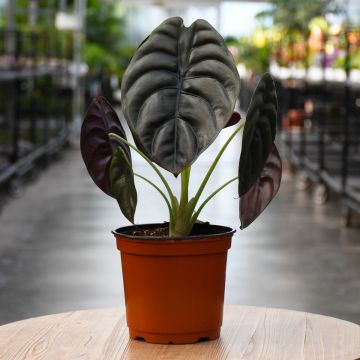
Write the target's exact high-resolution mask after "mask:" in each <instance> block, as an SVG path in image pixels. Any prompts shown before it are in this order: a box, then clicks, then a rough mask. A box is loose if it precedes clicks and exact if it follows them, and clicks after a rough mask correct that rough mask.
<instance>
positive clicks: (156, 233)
mask: <svg viewBox="0 0 360 360" xmlns="http://www.w3.org/2000/svg"><path fill="white" fill-rule="evenodd" d="M230 230H231V229H229V228H227V227H223V226H218V225H212V224H209V223H208V222H202V223H200V222H199V223H196V224H195V225H194V228H193V230H192V231H191V233H190V235H189V236H201V235H215V234H221V233H226V232H229V231H230ZM119 231H120V233H122V234H126V235H130V236H138V237H149V238H150V237H154V238H161V237H164V238H165V237H166V238H167V237H168V236H169V224H168V223H164V224H147V225H146V224H145V225H135V226H129V227H126V228H122V229H119Z"/></svg>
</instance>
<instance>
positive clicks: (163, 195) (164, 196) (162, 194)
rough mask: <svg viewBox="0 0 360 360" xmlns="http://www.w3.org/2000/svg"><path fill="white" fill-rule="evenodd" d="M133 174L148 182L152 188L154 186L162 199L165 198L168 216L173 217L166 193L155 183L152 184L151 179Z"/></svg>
mask: <svg viewBox="0 0 360 360" xmlns="http://www.w3.org/2000/svg"><path fill="white" fill-rule="evenodd" d="M134 175H135V176H137V177H138V178H140V179H142V180H144V181H146V182H147V183H148V184H150V185H151V186H152V187H153V188H155V189H156V190H157V191H158V192H159V193H160V195H161V196H162V197H163V199H164V200H165V202H166V205H167V207H168V209H169V213H170V218H173V217H174V214H173V212H172V209H171V205H170V202H169V200H168V198H167V197H166V195H165V194H164V193H163V191H162V190H161V189H160V188H159V187H158V186H157V185H156V184H154V183H153V182H152V181H150V180H149V179H147V178H146V177H144V176H142V175H140V174H137V173H134Z"/></svg>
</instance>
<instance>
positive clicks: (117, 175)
mask: <svg viewBox="0 0 360 360" xmlns="http://www.w3.org/2000/svg"><path fill="white" fill-rule="evenodd" d="M110 186H111V193H112V194H113V196H114V198H115V199H116V200H117V202H118V204H119V206H120V210H121V211H122V213H123V214H124V216H125V217H126V218H127V219H128V220H129V221H131V222H132V223H134V215H135V210H136V204H137V193H136V188H135V182H134V173H133V170H132V167H131V164H130V163H129V160H128V157H127V156H126V154H125V152H124V150H123V149H122V148H121V147H119V148H118V149H117V150H116V152H115V154H114V156H113V157H112V160H111V164H110Z"/></svg>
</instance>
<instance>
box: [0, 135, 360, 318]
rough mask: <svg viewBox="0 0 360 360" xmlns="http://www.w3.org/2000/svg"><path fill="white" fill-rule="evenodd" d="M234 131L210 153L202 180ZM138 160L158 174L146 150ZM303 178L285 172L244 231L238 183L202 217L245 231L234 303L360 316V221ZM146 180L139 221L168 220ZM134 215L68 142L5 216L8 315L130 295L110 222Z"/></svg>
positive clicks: (4, 302)
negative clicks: (350, 222) (344, 219)
mask: <svg viewBox="0 0 360 360" xmlns="http://www.w3.org/2000/svg"><path fill="white" fill-rule="evenodd" d="M231 131H232V130H231V129H228V130H225V131H224V132H223V134H222V136H220V139H219V141H218V142H217V143H216V144H215V145H214V146H212V147H211V148H210V149H209V150H207V151H206V152H205V154H204V155H202V156H201V158H200V159H199V161H198V162H197V164H198V166H197V168H196V169H194V170H193V173H192V184H193V186H195V185H196V184H199V182H200V180H201V179H202V176H203V174H204V172H205V171H206V166H207V164H208V163H209V161H210V159H211V158H213V157H214V154H215V153H216V150H217V149H219V146H220V145H219V143H221V142H224V139H225V138H227V137H228V136H229V134H230V132H231ZM238 143H239V142H238ZM238 156H239V145H238V144H233V146H232V147H231V148H230V149H228V150H227V152H226V153H225V156H224V159H223V161H222V162H221V165H220V166H219V169H218V171H217V173H216V174H214V176H213V178H212V181H211V184H210V186H209V188H208V192H210V191H212V189H215V188H216V187H218V186H219V185H220V184H221V183H222V182H224V181H226V180H227V179H230V178H231V177H233V176H234V174H236V171H237V161H238ZM134 164H135V165H134V166H135V167H136V170H137V172H139V173H141V174H143V175H145V176H151V177H152V178H153V179H155V180H156V177H153V174H152V172H151V170H150V169H148V168H147V167H146V166H145V165H144V163H143V162H142V161H141V159H139V158H138V157H136V156H134ZM168 178H169V180H170V181H171V183H173V184H174V185H176V184H177V183H178V181H175V179H174V178H173V177H171V176H169V177H168ZM294 182H295V181H294V178H293V177H291V176H289V175H287V174H285V176H284V179H283V183H282V187H281V189H280V192H279V194H278V196H277V198H276V199H275V200H274V201H273V203H272V204H271V205H270V206H269V208H268V209H267V210H266V211H265V213H264V214H263V215H262V216H261V217H260V218H259V219H258V220H257V221H256V222H255V223H254V224H252V225H251V226H250V227H249V228H248V229H246V230H245V231H240V230H239V219H238V200H237V198H236V196H237V195H236V185H235V184H234V185H233V186H230V187H228V188H226V190H224V191H223V193H222V195H218V196H217V198H215V199H214V200H213V201H212V202H211V203H209V204H208V206H207V207H206V208H205V209H204V211H203V214H202V216H201V217H200V218H201V219H202V220H208V221H210V222H213V223H218V224H223V225H229V226H232V227H234V228H236V229H237V230H238V231H237V233H236V234H235V236H234V240H233V245H232V249H231V250H230V252H229V260H228V272H227V285H226V302H227V303H231V304H251V305H258V306H268V307H282V308H288V309H295V310H303V311H308V312H315V313H321V314H326V315H331V316H335V317H339V318H343V319H347V320H350V321H353V322H357V323H360V236H359V235H360V228H359V227H357V228H356V227H355V228H352V229H343V228H341V227H340V226H339V214H340V210H339V203H337V202H332V203H330V204H329V205H327V206H325V207H314V206H313V205H312V203H311V199H310V196H309V194H308V193H301V192H298V191H296V190H295V184H294ZM177 185H178V184H177ZM137 188H138V198H139V204H138V210H137V213H136V221H137V222H139V223H140V222H143V223H145V222H162V221H164V220H166V219H167V211H166V207H165V205H164V204H163V203H162V200H161V198H160V197H159V196H158V194H157V193H156V192H154V191H153V190H152V189H151V188H149V187H148V185H146V184H144V183H142V182H141V180H139V181H138V182H137ZM125 224H127V222H126V220H125V219H124V218H123V216H122V215H121V213H120V210H119V209H118V207H117V204H116V202H115V201H114V200H112V199H111V198H109V197H107V196H106V195H104V194H103V193H102V192H101V191H100V190H98V189H97V187H96V186H95V185H94V184H93V183H92V181H91V179H90V177H89V176H88V174H87V172H86V169H85V167H84V165H83V163H82V159H81V156H80V154H79V150H67V151H65V152H64V153H63V157H62V159H61V160H60V161H59V162H57V163H55V164H54V165H52V166H51V167H50V168H49V169H48V170H47V171H46V172H45V173H43V174H42V176H41V177H40V179H39V181H38V182H36V183H34V184H32V185H30V186H28V187H27V188H26V192H25V195H24V196H23V197H22V198H21V199H19V200H14V201H11V202H10V203H9V204H8V205H7V206H6V208H5V209H4V211H3V213H2V214H1V215H0V239H1V241H0V323H1V324H3V323H7V322H11V321H15V320H19V319H23V318H28V317H33V316H38V315H43V314H50V313H56V312H63V311H70V310H74V309H86V308H96V307H108V306H119V305H121V304H123V302H124V300H123V291H122V279H121V267H120V259H119V253H118V251H117V249H116V247H115V242H114V239H113V236H112V235H111V233H110V230H111V229H115V228H117V227H119V226H121V225H125Z"/></svg>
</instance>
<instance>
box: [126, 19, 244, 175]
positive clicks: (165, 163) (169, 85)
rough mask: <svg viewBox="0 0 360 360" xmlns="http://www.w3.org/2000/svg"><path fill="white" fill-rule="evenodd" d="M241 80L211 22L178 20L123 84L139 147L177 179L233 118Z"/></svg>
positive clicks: (166, 25) (140, 55) (150, 45)
mask: <svg viewBox="0 0 360 360" xmlns="http://www.w3.org/2000/svg"><path fill="white" fill-rule="evenodd" d="M239 88H240V79H239V75H238V71H237V69H236V66H235V63H234V60H233V58H232V55H231V54H230V52H229V50H228V49H227V47H226V45H225V42H224V40H223V38H222V37H221V36H220V35H219V33H218V32H217V31H216V30H215V29H214V28H213V27H212V26H211V25H210V24H209V23H208V22H206V21H205V20H197V21H195V22H194V23H193V24H192V25H191V26H190V27H189V28H186V27H185V26H184V25H183V20H182V19H181V18H179V17H173V18H170V19H167V20H165V21H164V22H163V23H162V24H161V25H159V26H158V27H157V28H156V29H155V30H154V31H153V32H152V33H151V34H150V35H149V37H148V38H147V39H146V40H145V41H144V42H143V43H142V44H141V46H140V47H139V48H138V49H137V51H136V53H135V55H134V57H133V58H132V60H131V62H130V64H129V66H128V68H127V70H126V72H125V74H124V77H123V81H122V86H121V91H122V95H121V98H122V110H123V112H124V115H125V118H126V120H127V121H128V124H129V127H130V129H131V131H132V133H133V136H134V139H135V143H136V145H137V146H138V147H139V148H140V149H141V150H142V151H144V152H145V153H146V154H147V155H148V156H149V157H150V158H151V159H152V160H153V161H154V162H156V163H157V164H158V165H160V166H161V167H163V168H164V169H166V170H168V171H170V172H171V173H173V174H175V175H177V174H179V173H180V172H181V171H182V170H183V169H184V168H185V167H187V166H189V165H191V164H192V163H193V162H194V161H195V160H196V159H197V157H198V156H199V155H200V154H201V153H202V152H203V151H204V150H205V149H206V148H207V147H208V146H209V145H210V144H211V143H212V142H213V141H214V140H215V138H216V136H217V135H218V134H219V132H220V131H221V129H223V128H224V127H225V126H226V124H227V122H228V120H229V119H230V117H231V115H232V113H233V109H234V106H235V101H236V100H237V98H238V95H239Z"/></svg>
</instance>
